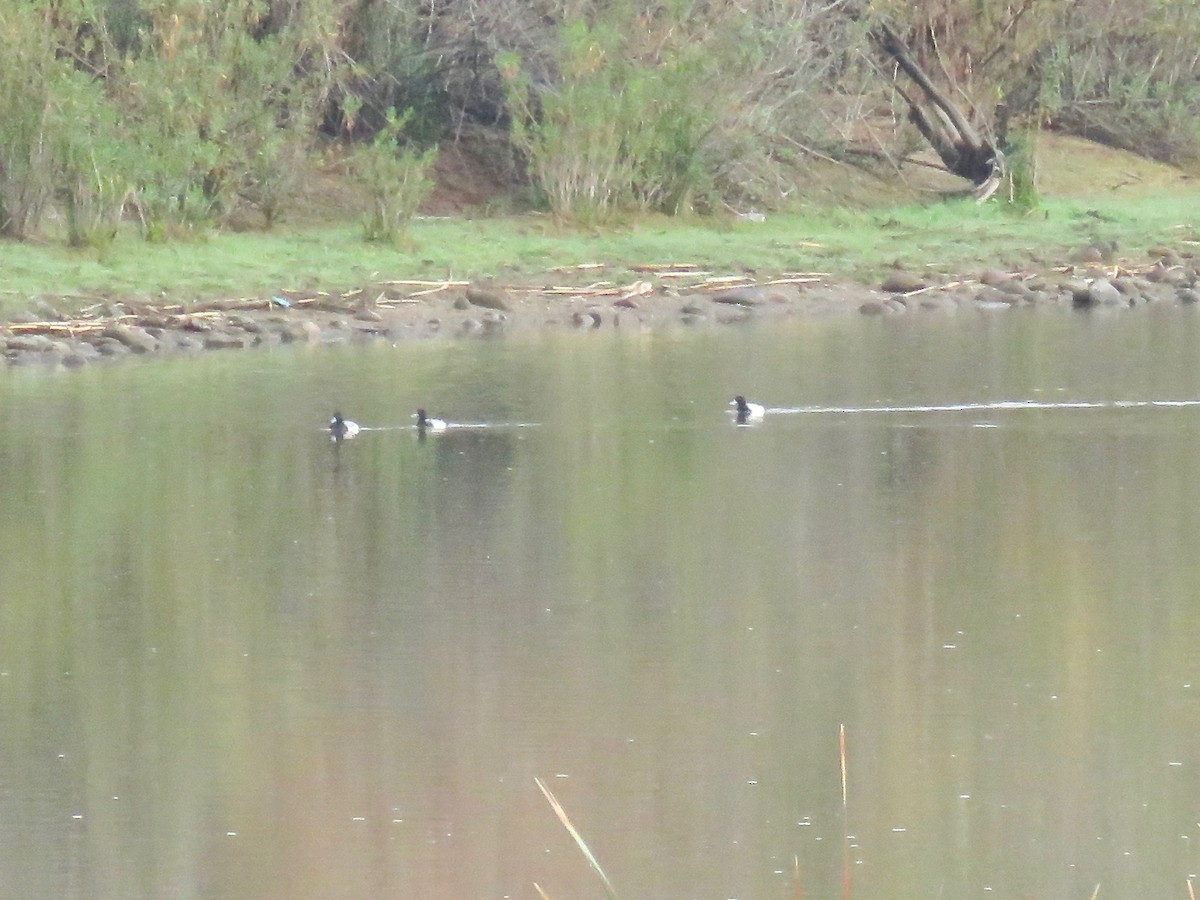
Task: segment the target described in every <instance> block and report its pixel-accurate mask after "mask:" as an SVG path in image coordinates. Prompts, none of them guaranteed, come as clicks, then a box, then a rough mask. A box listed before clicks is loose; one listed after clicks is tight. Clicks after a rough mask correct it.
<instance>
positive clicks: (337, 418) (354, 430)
mask: <svg viewBox="0 0 1200 900" xmlns="http://www.w3.org/2000/svg"><path fill="white" fill-rule="evenodd" d="M358 431H359V428H358V423H357V422H350V421H348V420H346V419H343V418H342V414H341V413H340V412H335V413H334V414H333V418H332V419H330V420H329V439H330V440H331V441H343V440H349V439H350V438H352V437H354V436H355V435H356V434H358Z"/></svg>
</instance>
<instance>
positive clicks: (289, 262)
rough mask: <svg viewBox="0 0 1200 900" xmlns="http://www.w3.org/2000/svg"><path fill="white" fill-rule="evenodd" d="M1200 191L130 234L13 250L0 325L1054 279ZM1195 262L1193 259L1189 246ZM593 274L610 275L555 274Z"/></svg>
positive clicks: (1184, 218) (1138, 233) (1182, 218)
mask: <svg viewBox="0 0 1200 900" xmlns="http://www.w3.org/2000/svg"><path fill="white" fill-rule="evenodd" d="M1198 201H1200V190H1196V189H1187V190H1175V191H1173V192H1172V193H1170V194H1169V195H1164V194H1158V195H1153V196H1142V197H1136V198H1129V199H1116V198H1109V197H1106V198H1104V199H1101V200H1080V199H1052V200H1048V201H1045V202H1044V203H1043V205H1042V206H1041V207H1040V208H1039V209H1037V210H1036V211H1035V212H1033V213H1031V214H1027V215H1016V214H1014V213H1012V212H1010V211H1008V210H1006V209H1005V208H1004V207H1002V206H1000V205H998V204H995V203H992V204H987V205H985V206H977V205H976V204H975V203H974V202H973V201H971V200H953V201H946V202H938V203H933V204H931V205H924V206H916V205H913V206H902V207H895V208H887V209H875V210H870V211H848V210H844V209H830V210H826V211H821V212H809V213H805V214H796V215H771V216H768V218H767V221H766V222H763V223H749V222H730V221H728V220H722V221H697V220H692V221H679V220H669V219H662V218H652V219H643V220H638V221H633V222H630V223H628V224H626V225H624V226H622V227H618V228H611V229H605V230H580V229H572V228H561V227H556V226H555V225H553V224H552V223H551V222H550V221H549V220H548V219H546V218H544V217H541V216H532V215H531V216H523V217H515V218H496V219H477V220H467V219H462V220H450V219H431V220H419V221H416V222H413V223H412V225H411V227H410V229H409V232H408V236H407V238H406V239H405V242H404V243H403V244H401V245H400V246H397V247H388V246H379V245H373V244H367V243H364V242H363V241H362V239H361V230H360V229H359V228H358V226H357V224H351V223H346V224H341V225H336V226H332V227H328V228H321V229H317V228H296V227H281V228H279V229H278V230H276V231H275V232H272V233H260V232H243V233H238V234H232V233H230V234H218V235H213V236H211V237H209V238H208V239H206V240H200V241H194V242H176V243H169V244H147V243H144V242H142V241H141V240H139V239H138V238H137V237H136V236H135V235H134V234H133V233H132V232H130V233H129V234H123V235H121V236H120V237H119V238H118V240H117V241H116V242H115V243H114V244H113V245H112V246H111V247H110V248H109V250H108V252H107V254H106V256H105V257H104V258H100V257H99V256H98V254H97V253H96V252H95V251H88V250H71V249H69V248H67V247H65V246H62V245H60V244H56V243H50V242H42V243H25V244H17V243H6V244H3V245H0V259H2V263H0V271H2V272H3V276H4V279H3V283H0V313H3V312H12V311H15V310H17V309H21V308H23V307H24V306H26V305H28V303H29V302H30V300H31V298H34V297H37V296H42V295H52V296H57V297H67V298H68V300H67V301H65V302H64V305H66V306H68V307H70V306H71V305H83V304H85V303H87V302H91V301H93V300H95V299H96V298H97V297H99V296H116V297H128V296H133V297H139V298H144V299H150V300H159V299H164V300H170V301H180V300H182V301H187V300H192V299H196V298H201V297H205V298H207V297H244V296H263V295H266V294H269V293H270V292H272V291H278V290H281V289H286V288H299V289H334V290H345V289H351V288H355V287H358V286H361V285H363V284H366V283H370V282H378V281H389V280H404V279H473V278H486V277H490V278H495V279H497V280H498V281H500V282H504V283H508V282H512V283H522V282H524V283H535V284H542V283H546V284H550V283H553V284H571V283H588V282H592V281H597V280H611V281H617V282H620V281H625V280H632V279H634V278H637V277H639V276H638V275H637V274H636V273H635V272H634V271H633V270H632V268H631V267H632V266H636V265H638V264H647V263H657V264H662V263H691V264H695V265H699V266H701V267H702V268H704V269H706V270H710V271H712V272H714V273H716V274H735V273H736V274H740V273H747V272H749V273H755V274H757V275H758V276H759V277H763V278H766V277H769V276H771V275H775V274H778V273H782V272H827V273H831V274H833V275H835V276H837V277H842V278H846V279H852V280H855V279H856V280H861V281H864V282H870V281H873V280H875V279H876V278H878V277H879V275H880V274H881V273H882V272H883V271H885V270H886V269H887V268H889V267H890V266H892V265H893V264H896V263H899V264H900V265H902V266H904V267H907V268H909V269H912V270H914V271H922V270H925V269H926V268H929V269H933V270H936V271H941V272H947V273H951V274H953V273H972V272H976V271H978V270H979V269H980V268H983V267H992V266H999V267H1008V266H1035V267H1036V266H1045V265H1053V264H1057V263H1059V262H1062V261H1064V260H1065V259H1066V258H1067V256H1068V255H1069V254H1070V252H1071V251H1072V250H1075V249H1078V248H1080V247H1083V246H1085V245H1087V244H1089V243H1091V242H1094V241H1112V240H1115V241H1117V242H1118V244H1119V246H1120V248H1121V250H1120V254H1119V255H1122V256H1126V257H1128V258H1130V259H1139V260H1140V259H1142V258H1144V256H1145V251H1146V249H1147V248H1149V247H1152V246H1156V245H1160V244H1167V245H1172V246H1177V247H1179V246H1183V244H1182V242H1184V241H1189V240H1193V239H1194V238H1195V237H1196V235H1197V233H1198V231H1200V222H1198V221H1197V220H1198V219H1200V213H1198V212H1197V210H1200V202H1198ZM1184 248H1185V249H1186V246H1185V247H1184ZM581 263H602V264H604V265H605V266H606V267H607V268H605V269H602V270H599V271H597V270H584V271H581V272H578V273H573V272H563V271H552V270H555V269H557V268H558V267H573V266H576V265H578V264H581Z"/></svg>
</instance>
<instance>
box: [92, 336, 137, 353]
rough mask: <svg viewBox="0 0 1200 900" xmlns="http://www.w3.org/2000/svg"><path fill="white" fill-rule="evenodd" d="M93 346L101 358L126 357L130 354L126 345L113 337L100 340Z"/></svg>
mask: <svg viewBox="0 0 1200 900" xmlns="http://www.w3.org/2000/svg"><path fill="white" fill-rule="evenodd" d="M93 346H95V348H96V350H97V351H98V352H99V353H100V355H101V356H125V355H126V354H127V353H129V348H128V347H127V346H126V345H125V344H123V343H121V342H120V341H118V340H117V339H116V338H111V337H101V338H98V339H97V340H96V342H95V343H94V345H93Z"/></svg>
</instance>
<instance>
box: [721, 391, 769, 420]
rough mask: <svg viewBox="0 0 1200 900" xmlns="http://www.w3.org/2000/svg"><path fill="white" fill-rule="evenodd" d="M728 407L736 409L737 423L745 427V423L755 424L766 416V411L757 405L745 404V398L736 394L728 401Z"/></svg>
mask: <svg viewBox="0 0 1200 900" xmlns="http://www.w3.org/2000/svg"><path fill="white" fill-rule="evenodd" d="M729 405H730V406H736V407H737V423H738V424H739V425H745V424H746V423H747V422H757V421H759V420H760V419H762V417H763V416H765V415H766V414H767V411H766V409H764V408H763V407H762V405H761V404H758V403H747V402H746V398H745V397H743V396H742V395H741V394H738V395H737V396H736V397H734V398H733V399H732V400H730V401H729Z"/></svg>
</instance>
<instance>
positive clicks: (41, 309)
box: [33, 300, 65, 322]
mask: <svg viewBox="0 0 1200 900" xmlns="http://www.w3.org/2000/svg"><path fill="white" fill-rule="evenodd" d="M33 308H34V309H35V310H37V313H38V315H39V316H41V317H42V318H43V319H44V320H46V321H47V322H61V321H62V320H63V319H64V318H65V316H63V314H62V313H60V312H59V311H58V310H57V309H55V308H54V307H53V306H51V305H50V303H49V302H48V301H46V300H38V301H37V302H36V303H34V304H33Z"/></svg>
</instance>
